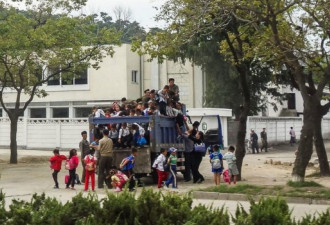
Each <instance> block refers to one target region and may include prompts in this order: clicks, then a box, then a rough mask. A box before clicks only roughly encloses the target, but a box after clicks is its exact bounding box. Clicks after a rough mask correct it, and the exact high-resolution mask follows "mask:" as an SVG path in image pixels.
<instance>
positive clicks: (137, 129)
mask: <svg viewBox="0 0 330 225" xmlns="http://www.w3.org/2000/svg"><path fill="white" fill-rule="evenodd" d="M132 130H133V132H134V135H133V144H134V146H142V144H140V143H138V141H139V138H142V137H144V134H145V130H144V128H143V127H141V126H140V125H139V124H137V123H133V125H132ZM143 145H144V144H143Z"/></svg>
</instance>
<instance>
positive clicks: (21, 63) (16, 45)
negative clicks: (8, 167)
mask: <svg viewBox="0 0 330 225" xmlns="http://www.w3.org/2000/svg"><path fill="white" fill-rule="evenodd" d="M23 2H24V3H25V6H26V11H24V13H23V12H21V11H19V10H18V9H17V8H15V7H13V6H11V5H9V4H5V3H4V2H3V1H1V2H0V39H1V41H0V82H1V85H0V86H1V87H0V88H1V89H0V103H1V105H2V107H3V109H4V110H5V111H6V113H7V114H8V116H9V119H10V121H11V126H10V150H11V156H10V163H17V142H16V135H17V122H18V117H19V115H20V114H22V113H23V112H24V111H25V109H26V108H27V107H28V105H29V104H30V103H31V102H32V101H33V99H34V97H35V96H36V97H45V96H46V95H47V93H46V92H45V90H43V89H42V86H41V84H43V83H45V82H48V81H49V80H51V79H54V78H58V77H59V76H60V75H62V76H61V78H62V79H64V78H65V77H67V78H70V77H72V76H73V75H74V74H77V73H78V72H79V71H81V70H82V69H85V68H86V67H88V66H92V67H94V68H98V64H99V62H100V61H101V60H102V58H103V57H104V56H106V55H112V54H114V50H113V48H112V46H111V45H100V43H108V44H118V43H119V39H120V35H119V34H118V33H117V32H116V31H115V30H114V29H112V30H111V29H101V30H99V32H98V33H97V34H95V33H94V32H93V31H94V30H95V24H93V23H92V17H91V16H71V15H70V13H71V12H72V11H74V10H78V9H80V8H81V7H82V6H83V5H84V4H85V2H86V1H77V0H59V1H55V0H44V1H36V2H35V1H28V0H27V1H23ZM56 12H61V13H60V14H56ZM8 90H11V91H13V92H14V93H15V94H16V100H15V107H14V109H13V110H9V109H8V107H7V106H6V104H5V94H6V92H7V91H8Z"/></svg>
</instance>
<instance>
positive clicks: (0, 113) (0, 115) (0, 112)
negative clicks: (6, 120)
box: [0, 109, 2, 117]
mask: <svg viewBox="0 0 330 225" xmlns="http://www.w3.org/2000/svg"><path fill="white" fill-rule="evenodd" d="M0 117H2V109H0Z"/></svg>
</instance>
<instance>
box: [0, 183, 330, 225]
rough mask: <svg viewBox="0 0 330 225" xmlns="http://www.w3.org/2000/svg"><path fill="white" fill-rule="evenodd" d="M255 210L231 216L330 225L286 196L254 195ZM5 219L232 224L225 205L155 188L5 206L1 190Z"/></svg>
mask: <svg viewBox="0 0 330 225" xmlns="http://www.w3.org/2000/svg"><path fill="white" fill-rule="evenodd" d="M250 204H251V206H250V212H247V211H245V210H244V208H243V207H242V205H238V206H237V209H236V212H235V215H232V216H231V219H232V222H233V223H234V224H236V225H307V224H308V225H310V224H311V225H325V224H330V210H328V211H327V212H325V213H322V214H320V215H318V216H315V215H314V216H310V215H307V216H305V217H304V218H303V219H302V220H301V221H299V222H296V221H294V220H291V219H290V216H291V211H290V210H289V208H288V205H287V204H286V202H285V201H284V200H283V199H280V198H262V199H260V200H259V201H258V202H254V201H253V200H250ZM0 224H1V225H2V224H3V225H21V224H31V225H44V224H48V225H62V224H63V225H103V224H109V225H131V224H134V225H142V224H143V225H145V224H146V225H148V224H150V225H161V224H171V225H181V224H184V225H199V224H206V225H229V224H230V216H229V214H228V212H227V210H226V209H225V208H224V207H222V208H220V209H214V208H212V207H206V206H203V205H198V206H196V207H194V208H192V199H191V196H190V195H185V196H179V195H175V194H166V195H163V194H162V193H161V192H154V191H153V190H152V189H143V190H142V192H141V194H140V196H138V197H137V198H136V196H135V194H134V193H130V192H128V191H124V192H123V193H120V194H114V193H107V196H106V197H105V198H104V199H101V200H99V199H98V198H97V195H95V194H88V195H87V196H83V195H82V194H78V195H77V196H75V197H74V198H72V201H68V202H67V203H65V204H63V203H61V202H60V201H58V200H57V199H55V198H49V197H46V196H45V194H42V195H37V194H35V195H33V196H32V199H31V201H30V202H26V201H21V200H13V201H12V203H11V204H10V205H9V208H8V209H6V208H5V197H4V194H3V193H2V192H1V190H0Z"/></svg>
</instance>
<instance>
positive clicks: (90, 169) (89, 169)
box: [84, 148, 97, 191]
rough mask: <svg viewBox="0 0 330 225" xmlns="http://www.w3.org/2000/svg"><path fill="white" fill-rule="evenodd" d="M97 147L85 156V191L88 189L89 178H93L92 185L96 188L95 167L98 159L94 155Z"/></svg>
mask: <svg viewBox="0 0 330 225" xmlns="http://www.w3.org/2000/svg"><path fill="white" fill-rule="evenodd" d="M94 153H95V149H93V148H92V149H90V150H89V154H88V155H86V156H85V158H84V162H85V165H86V166H85V174H86V176H85V188H84V191H87V190H88V183H89V178H91V185H92V191H94V189H95V168H96V163H97V159H96V158H95V156H94Z"/></svg>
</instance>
